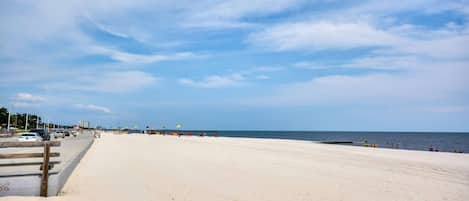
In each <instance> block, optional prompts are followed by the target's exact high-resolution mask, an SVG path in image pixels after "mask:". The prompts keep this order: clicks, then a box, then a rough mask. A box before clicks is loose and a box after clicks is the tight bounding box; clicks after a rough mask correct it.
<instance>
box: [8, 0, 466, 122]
mask: <svg viewBox="0 0 469 201" xmlns="http://www.w3.org/2000/svg"><path fill="white" fill-rule="evenodd" d="M468 22H469V1H467V0H453V1H451V0H441V1H440V0H408V1H382V0H368V1H363V0H360V1H354V0H350V1H336V0H323V1H320V0H317V1H316V0H257V1H253V0H250V1H247V0H232V1H228V0H223V1H219V0H201V1H187V0H179V1H178V0H175V1H138V2H137V1H121V0H113V1H110V0H93V1H87V0H77V1H74V0H70V1H58V0H57V1H21V0H20V1H9V0H4V1H1V2H0V26H1V28H0V76H1V78H0V105H2V106H7V107H8V108H9V109H10V110H12V111H13V112H26V111H28V112H31V113H36V114H39V115H41V116H43V117H44V118H45V119H46V120H48V121H54V122H58V123H68V124H75V123H77V122H78V121H79V120H89V121H91V122H92V124H94V125H96V124H99V125H104V126H113V127H116V126H122V127H123V126H128V127H133V126H138V127H140V128H143V127H144V126H147V125H148V126H152V127H161V126H163V125H165V126H166V127H168V128H172V127H174V125H176V124H177V123H181V124H182V125H183V126H184V127H185V128H187V129H266V130H277V129H280V130H384V131H396V130H409V131H469V123H468V122H469V24H468Z"/></svg>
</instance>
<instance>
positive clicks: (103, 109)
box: [75, 104, 112, 113]
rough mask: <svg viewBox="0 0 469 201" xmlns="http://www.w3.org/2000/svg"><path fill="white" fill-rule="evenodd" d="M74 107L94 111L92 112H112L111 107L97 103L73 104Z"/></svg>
mask: <svg viewBox="0 0 469 201" xmlns="http://www.w3.org/2000/svg"><path fill="white" fill-rule="evenodd" d="M75 107H76V108H78V109H82V110H88V111H94V112H103V113H111V112H112V111H111V109H109V108H107V107H103V106H97V105H93V104H88V105H84V104H75Z"/></svg>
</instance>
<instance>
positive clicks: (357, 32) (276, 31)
mask: <svg viewBox="0 0 469 201" xmlns="http://www.w3.org/2000/svg"><path fill="white" fill-rule="evenodd" d="M248 41H249V42H250V43H252V44H254V45H256V46H260V47H264V48H267V49H273V50H277V51H286V50H307V51H318V50H325V49H350V48H357V47H379V46H385V47H387V46H392V45H394V44H396V43H402V39H401V38H400V37H397V36H395V35H393V34H390V33H387V32H386V31H383V30H379V29H376V28H374V27H372V26H370V25H369V24H366V23H334V22H326V21H322V22H315V21H311V22H296V23H284V24H278V25H274V26H272V27H269V28H267V29H265V30H263V31H260V32H257V33H254V34H252V35H251V36H250V37H249V39H248Z"/></svg>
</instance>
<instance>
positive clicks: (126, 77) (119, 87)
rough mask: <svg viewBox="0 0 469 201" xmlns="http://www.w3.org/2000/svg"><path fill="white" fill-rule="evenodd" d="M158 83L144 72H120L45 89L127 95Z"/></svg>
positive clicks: (63, 83)
mask: <svg viewBox="0 0 469 201" xmlns="http://www.w3.org/2000/svg"><path fill="white" fill-rule="evenodd" d="M157 81H158V79H157V78H156V77H154V76H153V75H151V74H148V73H145V72H142V71H118V72H106V73H95V75H93V76H90V75H86V76H85V75H84V76H82V77H81V78H79V79H78V81H76V82H67V81H64V82H62V83H49V84H46V85H45V86H44V87H45V88H46V89H50V90H78V91H97V92H108V93H125V92H131V91H135V90H139V89H142V88H144V87H148V86H151V85H153V84H155V83H156V82H157Z"/></svg>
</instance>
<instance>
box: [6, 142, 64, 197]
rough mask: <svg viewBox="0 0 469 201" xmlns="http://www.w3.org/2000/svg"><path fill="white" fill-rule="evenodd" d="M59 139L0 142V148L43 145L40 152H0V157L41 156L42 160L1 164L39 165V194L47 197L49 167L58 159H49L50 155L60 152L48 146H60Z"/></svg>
mask: <svg viewBox="0 0 469 201" xmlns="http://www.w3.org/2000/svg"><path fill="white" fill-rule="evenodd" d="M60 144H61V143H60V141H43V142H0V148H25V147H44V151H43V152H42V153H11V154H0V159H20V158H43V159H42V162H18V163H8V164H1V165H0V167H2V166H3V167H5V166H21V165H40V168H41V170H42V177H41V189H40V192H41V193H40V195H41V196H42V197H47V191H48V183H49V169H51V168H53V166H54V164H57V163H60V162H58V161H50V157H59V156H60V153H58V152H50V147H58V146H60Z"/></svg>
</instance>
